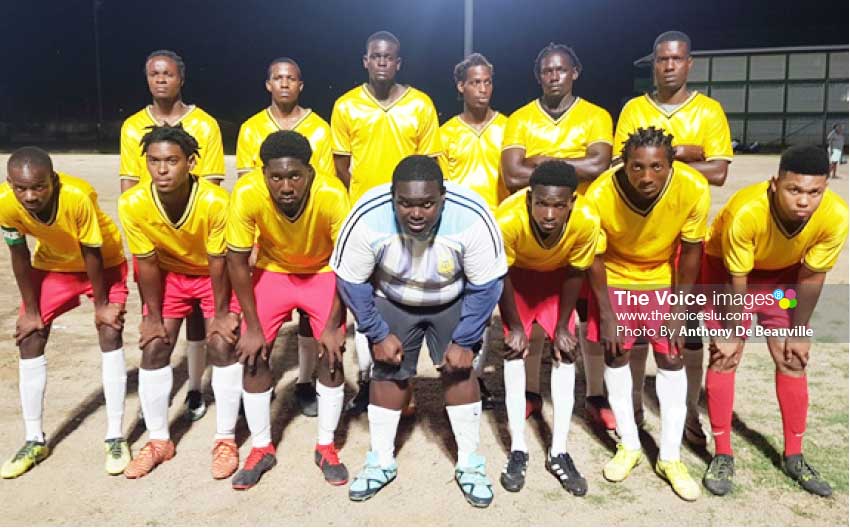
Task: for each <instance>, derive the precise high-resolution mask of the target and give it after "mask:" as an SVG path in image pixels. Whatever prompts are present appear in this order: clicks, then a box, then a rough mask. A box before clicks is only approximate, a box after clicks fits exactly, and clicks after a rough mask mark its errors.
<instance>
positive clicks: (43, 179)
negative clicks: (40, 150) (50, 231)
mask: <svg viewBox="0 0 850 528" xmlns="http://www.w3.org/2000/svg"><path fill="white" fill-rule="evenodd" d="M8 179H9V186H10V187H11V188H12V191H13V192H14V193H15V198H17V199H18V201H19V202H20V203H21V205H22V206H23V207H24V209H26V210H27V212H28V213H30V214H31V215H37V214H40V213H43V212H45V211H46V210H47V208H48V207H50V203H51V198H53V190H54V189H55V188H56V180H55V179H54V177H53V173H52V172H51V171H50V169H48V168H47V167H37V166H33V165H24V166H23V167H10V168H9V175H8Z"/></svg>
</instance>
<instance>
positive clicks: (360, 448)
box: [0, 154, 848, 526]
mask: <svg viewBox="0 0 850 528" xmlns="http://www.w3.org/2000/svg"><path fill="white" fill-rule="evenodd" d="M6 159H7V156H0V163H2V167H4V169H2V172H3V178H4V179H5V162H6ZM54 163H55V166H56V168H57V169H58V170H61V171H65V172H68V173H71V174H74V175H77V176H80V177H83V178H85V179H87V180H89V181H90V182H91V183H92V184H93V185H94V186H95V187H96V188H97V190H98V192H99V193H100V202H101V205H102V206H103V207H104V209H105V210H106V211H107V212H108V213H109V214H111V215H112V216H113V217H116V216H117V215H116V214H115V213H116V198H117V194H118V179H117V173H118V157H117V156H111V155H88V154H66V155H57V156H55V157H54ZM227 164H228V165H227V166H228V180H227V183H226V186H227V187H230V185H232V182H233V180H234V178H235V170H234V160H233V158H232V157H228V158H227ZM777 164H778V157H777V156H741V157H738V158H737V159H736V160H735V162H734V163H733V164H732V166H731V170H730V175H729V179H728V183H727V185H726V186H725V187H723V188H722V189H714V190H713V192H714V196H713V198H714V205H713V212H716V211H717V209H718V208H719V206H720V205H722V204H723V203H724V202H725V201H726V199H727V198H728V197H729V196H730V195H731V193H732V192H734V191H735V190H737V189H739V188H740V187H742V186H744V185H746V184H749V183H752V182H755V181H759V180H762V179H765V178H766V177H768V176H769V175H770V174H772V172H773V171H774V170H775V167H776V166H777ZM840 174H841V179H840V180H838V181H836V182H835V183H834V184H833V188H834V189H835V190H837V191H838V192H839V194H841V196H843V197H844V199H845V200H846V199H847V195H848V188H847V181H848V179H847V166H846V165H845V166H842V167H841V169H840ZM847 271H848V260H847V248H846V247H845V250H844V253H843V254H842V257H841V260H840V262H839V265H838V266H837V267H836V269H835V270H834V271H832V272H831V273H830V276H829V278H828V282H829V283H830V284H839V283H840V284H846V283H847ZM0 278H2V280H3V283H4V284H5V287H4V288H3V289H2V290H0V335H2V336H3V339H2V341H0V431H3V434H2V436H0V456H2V457H3V458H4V459H5V458H6V457H8V456H10V455H11V454H12V453H13V452H14V451H15V450H17V449H18V448H19V447H20V445H21V443H22V439H23V423H22V420H21V416H20V406H19V397H18V387H17V378H18V369H17V351H16V348H15V346H14V340H13V339H12V334H13V330H14V324H15V315H16V311H17V307H18V303H19V294H18V290H17V288H16V285H15V282H14V278H13V276H12V271H11V268H10V266H9V258H8V254H7V252H6V251H0ZM127 309H128V314H127V328H126V331H125V348H126V351H127V366H128V371H129V381H128V395H127V407H126V408H127V414H126V416H127V417H126V419H125V430H126V433H127V435H128V437H129V439H130V443H131V447H132V449H133V450H134V452H135V451H137V450H138V449H140V448H141V447H142V445H143V443H144V440H145V438H146V436H145V434H144V424H140V423H138V421H137V419H136V410H137V409H138V407H139V402H138V397H137V394H136V389H137V378H138V376H137V374H138V364H139V359H140V352H139V350H138V346H137V345H136V343H137V340H138V324H139V320H140V316H139V314H140V310H139V303H138V297H137V296H136V294H135V292H133V293H132V294H131V297H130V301H129V304H128V307H127ZM829 310H843V311H844V313H847V306H846V304H845V305H844V306H841V307H836V306H821V307H820V310H819V311H821V312H822V313H823V312H826V311H829ZM838 313H841V312H838ZM349 338H350V335H349ZM494 345H496V346H498V345H497V344H496V343H494ZM353 349H354V347H353V343H349V346H348V350H349V351H353ZM295 351H296V339H295V335H294V328H293V327H292V325H288V326H286V327H285V328H284V330H283V331H282V333H281V336H280V338H279V339H278V342H277V346H276V348H275V352H274V364H275V370H276V373H277V375H278V378H277V379H278V383H277V385H276V392H277V399H276V400H275V401H274V402H273V403H272V420H273V421H272V428H273V434H274V440H275V441H276V442H279V444H278V465H277V467H276V468H274V469H273V470H272V471H270V472H269V473H267V474H266V476H265V477H264V478H263V480H262V482H261V483H260V485H259V486H257V487H256V488H254V489H252V490H250V491H247V492H236V491H233V490H232V489H231V488H230V483H229V481H225V482H217V481H214V480H213V479H212V478H211V477H210V473H209V461H210V448H211V447H212V436H213V434H214V431H215V409H214V404H212V390H211V389H210V388H209V371H208V372H207V379H206V397H207V400H208V402H210V403H211V404H212V406H211V408H210V412H208V414H207V416H206V417H205V418H204V419H202V420H201V421H199V422H197V423H194V424H191V425H190V424H189V423H188V422H187V421H186V420H185V419H184V418H183V417H182V414H181V410H182V402H183V399H184V397H185V391H186V387H185V379H186V368H185V359H184V356H183V352H184V342H183V341H182V340H181V342H180V343H179V344H178V346H177V351H176V352H175V354H174V357H173V361H172V364H173V365H174V366H175V367H177V368H176V370H175V389H174V403H173V405H172V409H171V416H172V426H171V427H172V429H171V431H172V435H173V437H174V440H175V442H176V443H177V456H176V457H175V458H174V459H173V460H172V461H170V462H168V463H165V464H164V465H163V466H161V467H160V468H158V469H157V470H156V471H154V472H153V473H152V474H151V475H150V476H148V477H146V478H144V479H142V480H139V481H130V480H126V479H124V478H123V477H109V476H107V475H106V474H105V473H104V471H103V448H102V443H101V442H102V439H103V436H102V435H103V432H104V428H105V420H106V416H105V410H104V406H103V397H102V394H101V387H100V383H99V382H100V359H99V358H98V348H97V340H96V338H95V333H94V329H93V326H92V310H91V306H90V305H89V304H88V303H84V305H83V306H82V307H81V308H79V309H77V310H75V311H73V312H71V313H69V314H67V315H65V316H63V317H61V318H59V319H58V320H57V321H56V322H55V324H54V326H53V335H52V336H51V340H50V343H49V345H48V352H47V357H48V365H49V366H48V388H47V395H46V405H45V417H44V427H45V431H46V432H47V438H48V441H49V443H50V445H51V446H52V447H53V453H52V455H51V456H50V458H49V459H47V460H46V461H45V462H44V463H42V464H41V465H39V466H38V467H36V468H35V469H34V470H32V471H31V472H30V473H28V474H26V475H24V476H23V477H21V478H18V479H16V480H4V481H2V482H0V504H2V505H3V508H2V511H3V514H2V515H0V524H3V525H128V524H129V525H142V526H160V525H331V526H332V525H847V521H848V345H847V344H846V343H839V344H816V345H815V346H814V347H813V350H812V360H811V363H810V374H809V380H810V381H809V386H810V391H811V398H810V400H811V409H810V414H809V422H808V432H807V435H806V439H807V440H806V453H807V456H808V458H809V459H810V460H811V461H812V463H813V464H814V465H815V466H816V467H817V468H819V469H820V470H821V471H822V472H823V473H824V475H826V476H827V477H828V479H829V480H830V481H831V482H832V483H833V485H834V487H835V490H836V492H835V495H834V496H833V498H831V499H819V498H815V497H813V496H810V495H808V494H807V493H805V492H803V491H802V490H800V489H799V488H798V487H797V486H796V485H795V484H794V483H793V482H791V481H790V480H789V479H788V478H786V477H785V476H784V475H783V473H782V472H781V470H780V469H779V467H778V464H779V461H780V459H781V453H782V425H781V420H780V416H779V409H778V406H777V404H776V398H775V396H774V394H775V393H774V388H773V386H774V383H773V367H772V363H771V361H770V358H769V356H768V354H767V350H766V347H765V346H764V345H762V344H751V345H749V348H748V349H747V353H746V359H745V361H744V364H743V365H742V367H741V370H740V371H739V374H738V378H737V379H738V382H737V398H736V404H737V405H736V419H735V422H734V445H735V448H736V458H737V475H736V490H735V492H734V493H732V494H731V495H730V496H727V497H724V498H717V497H713V496H710V495H709V494H708V493H707V492H705V491H704V492H703V493H704V494H703V497H702V498H700V499H699V500H698V501H696V502H695V503H686V502H684V501H682V500H680V499H678V498H677V497H676V496H675V495H674V494H673V492H672V490H671V489H670V488H669V487H668V486H667V484H665V482H663V481H662V480H661V479H660V478H659V477H657V476H656V475H655V473H654V472H653V469H652V467H653V466H652V464H651V463H647V462H644V463H643V464H642V465H641V466H639V467H638V468H637V469H636V470H635V471H634V472H633V474H632V475H631V476H630V477H629V478H628V479H627V480H626V481H625V482H623V483H620V484H611V483H608V482H606V481H605V480H604V479H603V478H602V466H603V464H604V463H605V462H607V460H608V459H609V458H610V457H611V455H612V453H613V450H614V445H615V444H614V441H613V440H612V439H611V438H609V437H608V436H607V435H606V434H605V433H599V432H597V431H595V430H593V429H591V428H589V427H588V425H587V422H585V419H584V411H583V401H584V398H583V395H584V383H583V372H582V370H581V369H580V370H579V380H578V383H577V387H576V394H577V397H576V409H575V412H574V416H573V421H572V428H571V431H570V439H569V448H570V452H571V454H572V456H573V457H574V459H575V461H576V464H577V466H578V468H579V469H580V470H581V471H582V472H583V473H584V475H585V476H586V477H587V479H588V482H589V487H590V491H589V493H588V495H587V496H586V497H585V498H575V497H572V496H571V495H569V494H567V493H566V492H564V491H563V490H562V489H561V488H560V486H559V485H558V483H557V482H556V481H555V480H554V479H553V477H551V476H550V475H549V474H548V473H547V472H546V470H545V468H544V467H543V463H544V460H545V458H544V452H545V446H546V445H547V444H548V439H549V436H550V434H551V404H550V402H549V401H548V385H549V384H548V372H549V369H548V363H546V364H544V373H543V375H542V380H543V381H542V383H543V392H544V395H545V396H546V397H547V401H546V405H545V407H544V412H543V416H544V418H543V419H532V420H531V421H530V422H529V432H528V438H529V449H530V457H531V458H530V462H531V463H530V467H529V471H528V478H527V483H526V486H525V488H524V489H523V490H522V492H520V493H518V494H511V493H508V492H505V491H504V490H503V489H502V488H501V486H500V485H499V483H498V478H499V472H500V471H501V469H502V465H503V464H504V461H505V456H506V454H507V450H508V448H509V445H510V441H509V436H508V430H507V418H506V415H505V412H504V409H503V408H502V409H499V410H496V411H492V412H486V413H485V414H484V419H483V420H482V424H481V452H482V453H483V454H484V455H485V456H486V458H487V461H488V465H487V472H488V474H489V476H490V478H491V479H492V480H493V482H494V484H495V486H494V490H495V493H496V497H495V500H494V502H493V504H492V506H491V507H490V508H488V509H485V510H477V509H475V508H472V507H470V506H468V505H467V504H466V502H465V501H464V500H463V497H462V495H461V493H460V491H459V490H458V489H457V486H456V484H455V483H454V480H453V471H452V467H453V464H454V452H455V451H454V450H455V445H454V440H453V438H452V435H451V430H450V428H449V422H448V418H447V416H446V414H445V412H444V411H443V408H442V399H441V395H440V391H439V380H438V379H437V377H436V371H435V370H434V368H433V367H432V366H431V365H430V364H429V362H428V360H427V355H425V354H423V355H422V357H421V358H420V375H419V378H418V379H417V381H416V395H417V396H416V397H417V400H418V405H419V407H418V412H417V415H416V417H415V418H414V419H407V420H403V421H402V423H401V425H400V427H399V434H398V440H397V445H398V463H399V468H400V471H399V476H398V478H397V480H396V481H395V482H394V483H393V484H392V485H390V486H389V487H388V488H387V489H385V490H383V491H382V492H381V493H380V494H378V495H377V497H375V498H374V499H372V500H370V501H368V502H366V503H363V504H355V503H352V502H350V501H349V500H348V495H347V488H346V487H338V488H334V487H331V486H329V485H327V484H326V483H325V482H324V480H323V479H322V477H321V474H320V472H319V470H318V469H317V468H316V467H315V466H314V464H313V461H312V447H313V444H314V443H315V435H316V422H315V419H311V418H305V417H302V416H301V415H300V414H299V413H298V411H297V409H296V407H295V405H294V402H293V390H294V384H295V378H296V375H297V371H296V370H295V369H296V365H295V362H296V353H295ZM494 355H495V354H494ZM500 363H501V362H500V361H497V360H495V358H491V361H490V365H491V366H490V367H488V369H487V380H488V384H489V385H490V386H491V387H493V388H494V389H495V390H496V391H497V392H499V393H501V391H502V389H501V387H502V383H501V368H500V367H499V366H498V364H500ZM650 363H651V362H650ZM345 366H346V369H347V376H346V377H347V387H346V399H348V398H350V397H351V396H352V394H353V391H354V389H355V387H356V382H355V371H356V364H355V360H354V355H353V352H349V353H347V354H346V360H345ZM652 381H653V380H652V378H650V379H649V380H648V382H647V393H646V398H645V401H646V404H647V407H648V409H647V410H648V412H647V424H646V427H645V429H646V430H645V432H644V433H643V434H642V441H643V444H644V447H645V449H646V451H647V454H648V458H649V461H651V462H654V461H655V458H656V456H657V450H658V448H657V441H658V440H657V439H658V431H659V421H658V406H657V400H656V399H655V394H654V388H653V387H654V385H653V382H652ZM703 423H704V424H707V416H706V415H705V410H704V407H703ZM238 431H239V432H238V440H239V443H240V445H241V452H242V456H243V457H244V456H247V452H248V450H249V448H250V443H247V442H246V439H247V436H248V435H247V429H246V426H245V424H244V423H242V422H240V425H239V430H238ZM368 443H369V437H368V423H367V420H366V416H365V415H362V416H360V417H358V418H355V419H351V420H349V419H346V418H343V421H342V423H341V424H340V427H339V431H338V433H337V445H338V446H339V447H340V448H341V457H342V459H343V461H344V462H346V463H347V465H348V468H349V471H350V472H351V473H352V474H354V473H356V472H357V471H358V469H359V467H360V465H361V464H362V463H363V460H364V456H365V453H366V451H367V449H368ZM682 455H683V459H684V461H685V462H686V464H687V465H688V466H689V468H690V470H691V474H692V475H693V476H694V477H695V478H698V479H699V478H701V476H702V473H703V471H704V469H705V467H706V464H707V461H708V460H709V454H708V453H707V452H706V451H704V450H702V451H693V450H691V449H687V448H686V449H683V452H682Z"/></svg>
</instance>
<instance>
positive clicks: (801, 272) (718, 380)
mask: <svg viewBox="0 0 850 528" xmlns="http://www.w3.org/2000/svg"><path fill="white" fill-rule="evenodd" d="M828 173H829V159H828V158H827V155H826V153H825V152H824V151H823V150H822V149H821V148H819V147H814V146H811V147H807V146H800V147H792V148H790V149H788V150H786V151H785V152H784V153H783V154H782V158H781V160H780V162H779V173H778V175H777V176H774V177H773V178H772V179H771V180H770V181H769V182H761V183H757V184H755V185H750V186H749V187H745V188H744V189H741V190H740V191H738V192H737V193H735V195H734V196H733V197H732V198H731V199H730V200H729V202H728V203H727V204H726V205H725V206H724V207H723V209H722V210H721V211H720V213H719V214H718V215H717V218H716V219H715V220H714V223H713V224H712V226H711V230H710V231H709V234H708V238H707V241H706V246H705V253H706V254H705V257H704V259H703V266H704V267H703V282H705V283H706V284H712V285H714V286H718V285H720V286H724V285H726V286H727V287H728V288H729V289H730V290H731V291H730V293H732V294H754V295H758V294H762V295H763V296H764V297H770V296H771V294H772V292H774V291H775V290H776V289H780V290H782V291H783V292H785V291H787V290H789V289H793V290H795V293H796V296H795V297H794V301H786V302H788V303H789V304H790V303H791V302H794V303H795V304H796V305H795V306H793V307H792V306H789V305H785V306H782V305H781V304H779V303H780V301H776V302H773V303H762V305H761V306H755V305H754V307H753V308H752V310H749V312H750V313H752V314H755V315H757V316H758V322H759V324H760V325H761V326H762V327H763V328H765V329H769V330H777V329H789V328H796V329H800V328H805V327H806V326H807V325H808V323H809V319H810V317H811V315H812V312H813V311H814V309H815V306H816V305H817V302H818V298H819V296H820V292H821V289H822V287H823V283H824V278H825V276H826V272H827V271H829V270H830V269H832V267H833V266H834V265H835V263H836V261H837V260H838V256H839V254H840V253H841V249H842V248H843V247H844V243H845V242H846V240H847V230H848V226H847V223H848V218H847V217H848V211H847V204H846V203H845V202H844V201H843V200H842V199H841V198H840V197H839V196H838V195H837V194H835V193H834V192H832V191H831V190H829V189H827V176H828ZM720 291H722V290H720ZM712 298H713V296H712ZM788 308H793V309H788ZM709 309H710V310H713V311H715V312H717V313H718V316H717V317H723V316H724V312H725V315H726V316H727V317H728V319H726V320H725V321H723V322H718V321H717V320H715V319H708V320H706V326H707V327H709V328H720V327H721V325H723V326H725V327H726V328H727V329H731V330H732V331H733V333H732V334H731V335H730V338H729V339H719V338H717V339H712V343H711V358H710V361H709V365H708V373H707V374H706V377H705V392H706V396H707V400H708V416H709V418H710V420H711V429H712V433H713V436H714V448H715V453H714V458H713V459H712V460H711V464H710V465H709V467H708V470H707V471H706V473H705V477H704V478H703V484H704V485H705V487H706V488H707V489H708V490H709V491H711V492H712V493H714V494H715V495H726V494H727V493H729V492H730V491H731V490H732V476H733V475H734V472H735V461H734V458H733V456H732V442H731V438H730V435H731V433H732V409H733V404H734V400H735V371H736V370H737V367H738V364H739V363H740V361H741V356H742V355H743V352H744V337H743V336H742V332H739V331H738V328H736V327H738V325H740V321H741V320H742V319H741V318H740V317H739V316H742V315H744V314H742V313H741V310H742V307H741V306H737V307H736V306H729V305H724V306H710V307H709ZM736 312H737V313H736ZM743 320H744V321H747V322H749V321H751V320H752V318H751V317H750V318H745V319H743ZM724 323H726V324H724ZM747 326H748V324H747ZM810 347H811V342H810V340H809V339H808V338H807V337H805V336H793V337H773V336H768V337H767V348H768V350H769V351H770V355H771V357H772V358H773V361H774V363H775V364H776V397H777V399H778V400H779V410H780V412H781V413H782V429H783V433H784V436H785V464H784V468H785V472H786V473H787V474H788V475H789V476H790V477H791V478H793V479H794V480H796V481H797V482H799V483H800V486H802V487H803V489H805V490H806V491H808V492H809V493H813V494H815V495H820V496H823V497H827V496H829V495H831V494H832V488H831V487H830V485H829V483H827V482H826V480H825V479H824V478H823V477H821V476H820V474H819V473H818V472H817V471H816V470H815V469H814V468H813V467H812V466H811V465H810V464H809V463H808V462H807V461H806V460H805V458H803V434H804V433H805V431H806V416H807V414H808V408H809V389H808V382H807V378H806V364H807V363H808V361H809V350H810Z"/></svg>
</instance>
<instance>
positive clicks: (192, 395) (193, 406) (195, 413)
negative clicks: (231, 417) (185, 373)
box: [186, 390, 207, 422]
mask: <svg viewBox="0 0 850 528" xmlns="http://www.w3.org/2000/svg"><path fill="white" fill-rule="evenodd" d="M205 414H207V404H206V402H205V401H204V395H203V394H201V391H196V390H190V391H189V392H188V393H186V416H187V417H188V418H189V420H191V421H193V422H197V421H198V420H200V419H201V418H203V417H204V415H205Z"/></svg>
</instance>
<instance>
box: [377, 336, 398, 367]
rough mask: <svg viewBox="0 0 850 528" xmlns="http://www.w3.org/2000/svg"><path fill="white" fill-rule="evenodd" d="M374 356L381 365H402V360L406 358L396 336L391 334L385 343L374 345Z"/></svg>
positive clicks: (385, 339)
mask: <svg viewBox="0 0 850 528" xmlns="http://www.w3.org/2000/svg"><path fill="white" fill-rule="evenodd" d="M372 356H373V357H374V359H375V361H380V362H381V363H389V364H390V365H401V360H402V359H403V358H404V347H402V345H401V341H399V340H398V338H397V337H396V336H395V335H394V334H389V335H387V337H385V338H384V340H383V341H380V342H378V343H375V344H374V345H372Z"/></svg>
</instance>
